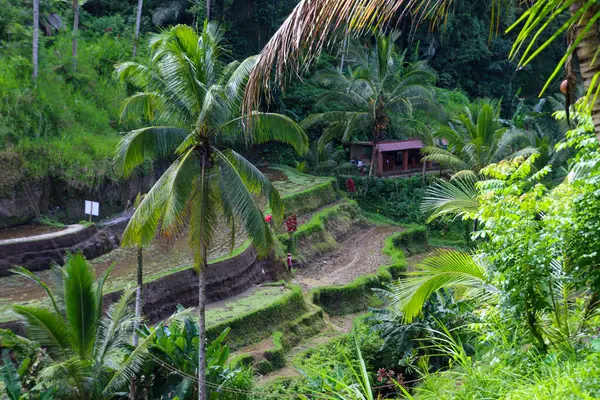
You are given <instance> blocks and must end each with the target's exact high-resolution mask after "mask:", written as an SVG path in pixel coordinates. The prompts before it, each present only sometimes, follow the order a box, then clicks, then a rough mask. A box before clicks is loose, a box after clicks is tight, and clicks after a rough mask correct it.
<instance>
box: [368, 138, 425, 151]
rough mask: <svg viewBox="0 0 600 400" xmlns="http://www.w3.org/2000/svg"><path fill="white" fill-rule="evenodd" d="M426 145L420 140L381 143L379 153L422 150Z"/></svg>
mask: <svg viewBox="0 0 600 400" xmlns="http://www.w3.org/2000/svg"><path fill="white" fill-rule="evenodd" d="M424 146H425V145H424V144H423V142H422V141H420V140H419V139H411V140H399V141H395V142H382V143H379V151H381V152H384V151H400V150H411V149H422V148H423V147H424Z"/></svg>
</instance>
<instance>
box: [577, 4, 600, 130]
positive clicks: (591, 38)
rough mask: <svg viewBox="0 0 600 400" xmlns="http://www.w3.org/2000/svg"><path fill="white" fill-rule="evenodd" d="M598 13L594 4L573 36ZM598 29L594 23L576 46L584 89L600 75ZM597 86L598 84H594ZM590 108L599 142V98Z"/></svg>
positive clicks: (596, 23)
mask: <svg viewBox="0 0 600 400" xmlns="http://www.w3.org/2000/svg"><path fill="white" fill-rule="evenodd" d="M582 5H583V1H579V2H577V3H575V4H574V5H573V6H572V8H571V12H572V13H574V12H576V11H577V10H578V9H579V8H581V6H582ZM599 12H600V5H599V4H595V5H593V6H592V7H590V8H589V9H588V10H587V11H586V12H585V14H583V16H582V18H581V21H580V23H579V25H577V26H576V27H575V34H577V35H580V34H582V33H583V30H584V28H585V26H586V25H587V24H588V23H589V22H590V20H591V19H592V18H593V17H594V15H595V14H597V13H599ZM599 29H600V26H599V24H598V21H596V22H595V23H594V26H592V28H591V29H590V30H589V31H588V32H587V33H586V34H585V35H584V36H583V40H582V41H581V42H580V43H579V45H578V46H577V59H578V61H579V69H580V71H581V77H582V78H583V83H584V85H585V89H586V90H587V89H589V87H590V85H591V83H592V80H593V79H594V76H596V75H597V74H599V73H600V60H599V59H598V57H597V55H596V52H597V51H598V49H599V48H600V37H599V34H598V32H599ZM596 84H597V85H598V83H596ZM591 97H592V99H590V100H593V97H594V92H592V96H591ZM591 108H592V120H593V122H594V131H595V132H596V137H597V138H598V140H599V141H600V96H599V98H598V99H597V100H596V102H594V104H592V105H591Z"/></svg>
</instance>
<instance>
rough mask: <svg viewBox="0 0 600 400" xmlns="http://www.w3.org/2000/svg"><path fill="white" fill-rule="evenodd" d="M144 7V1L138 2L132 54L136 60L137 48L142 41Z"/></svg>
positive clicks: (139, 0)
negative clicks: (141, 29)
mask: <svg viewBox="0 0 600 400" xmlns="http://www.w3.org/2000/svg"><path fill="white" fill-rule="evenodd" d="M143 6H144V0H138V5H137V10H136V13H135V34H134V37H133V50H132V51H131V54H132V55H133V58H135V56H136V54H137V46H138V42H139V40H140V25H141V23H142V7H143Z"/></svg>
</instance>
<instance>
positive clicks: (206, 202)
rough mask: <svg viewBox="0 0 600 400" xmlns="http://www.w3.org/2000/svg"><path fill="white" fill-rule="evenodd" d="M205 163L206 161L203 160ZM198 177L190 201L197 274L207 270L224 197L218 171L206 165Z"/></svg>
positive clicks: (191, 229) (190, 234) (191, 243)
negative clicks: (209, 252) (204, 269)
mask: <svg viewBox="0 0 600 400" xmlns="http://www.w3.org/2000/svg"><path fill="white" fill-rule="evenodd" d="M203 161H204V160H203ZM204 165H205V166H204V167H203V168H201V171H200V174H199V175H197V176H196V180H195V183H194V191H193V193H192V197H191V200H190V203H189V204H190V211H189V218H190V220H191V221H193V223H192V224H190V226H189V229H190V231H189V242H190V247H191V248H192V249H193V251H194V269H195V270H196V272H199V271H201V270H202V269H203V268H206V263H207V257H208V250H209V249H210V246H211V243H212V240H213V236H214V232H215V230H216V228H217V225H218V224H219V218H218V217H219V211H220V208H221V204H222V196H221V193H220V187H219V182H218V179H217V178H218V176H217V174H218V169H216V168H212V169H211V168H208V167H207V166H206V163H204Z"/></svg>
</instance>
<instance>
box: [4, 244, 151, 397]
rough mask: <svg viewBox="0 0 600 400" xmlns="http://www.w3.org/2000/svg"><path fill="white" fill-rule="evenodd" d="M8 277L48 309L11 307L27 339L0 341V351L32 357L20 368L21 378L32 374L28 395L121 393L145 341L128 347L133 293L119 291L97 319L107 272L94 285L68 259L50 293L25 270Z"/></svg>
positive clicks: (85, 267) (83, 266)
mask: <svg viewBox="0 0 600 400" xmlns="http://www.w3.org/2000/svg"><path fill="white" fill-rule="evenodd" d="M14 272H15V273H17V274H20V275H23V276H25V277H27V278H30V279H32V280H33V281H35V282H36V283H37V284H38V285H40V287H41V288H42V289H43V290H44V291H45V292H46V294H47V296H48V301H49V303H50V304H51V307H50V309H47V308H43V307H34V306H15V307H14V311H15V312H16V313H17V314H18V315H19V316H20V317H21V318H22V319H23V321H24V323H25V326H26V329H27V337H28V339H27V340H26V339H22V338H18V337H16V336H14V335H11V334H8V333H5V334H3V336H2V344H3V346H6V347H8V348H13V349H15V348H16V349H17V350H19V349H20V350H21V351H22V350H23V348H25V349H28V351H26V352H25V353H31V349H33V350H34V351H35V352H36V353H35V354H36V356H34V358H33V359H32V358H31V357H30V358H29V361H28V363H27V364H24V371H23V375H26V374H27V372H25V371H27V369H28V368H35V369H37V372H36V374H35V379H36V381H35V385H33V386H32V387H31V388H30V392H31V393H38V394H40V395H41V394H43V393H44V392H48V391H49V392H50V393H51V394H52V395H53V396H55V397H57V398H71V399H104V398H110V397H112V396H114V395H115V394H117V393H119V392H121V391H122V390H123V388H125V387H126V386H127V385H128V383H129V380H130V378H131V377H132V376H134V375H135V374H137V373H138V372H139V371H140V368H141V365H142V363H143V362H144V360H145V359H146V358H147V356H148V351H147V349H148V344H149V340H145V341H142V342H140V343H139V345H138V346H137V347H135V348H131V346H130V340H131V335H132V333H133V323H134V314H133V309H132V307H131V305H132V301H133V291H132V290H131V289H126V290H124V291H123V294H122V295H121V297H120V298H119V300H118V301H117V302H115V303H114V304H111V305H110V306H108V309H107V311H106V314H105V315H103V298H102V294H103V288H104V283H105V282H106V279H107V277H108V275H109V274H110V269H109V270H108V271H107V272H106V273H105V274H104V276H103V277H102V278H101V279H99V280H98V281H97V282H95V281H94V275H93V271H92V269H91V268H90V266H89V264H88V262H87V261H86V260H85V258H84V257H83V256H82V255H81V254H74V255H69V256H68V257H67V260H66V263H65V266H64V267H62V268H58V267H57V269H56V273H57V275H58V277H59V281H58V283H59V285H60V286H59V290H52V289H50V288H49V287H48V286H47V285H46V284H45V283H43V282H42V281H40V280H39V278H37V277H36V276H35V275H34V274H32V273H31V272H29V271H28V270H26V269H23V268H19V269H17V270H15V271H14ZM36 349H37V350H36ZM42 349H43V350H42ZM34 361H35V362H34ZM10 363H12V361H10ZM36 364H38V365H36ZM22 368H23V367H22ZM6 372H7V373H8V374H10V376H11V379H10V381H12V382H14V381H17V379H16V378H17V376H15V374H14V371H11V370H10V367H8V366H7V367H6ZM17 386H20V385H15V389H13V390H14V391H16V390H17V389H16V387H17Z"/></svg>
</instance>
